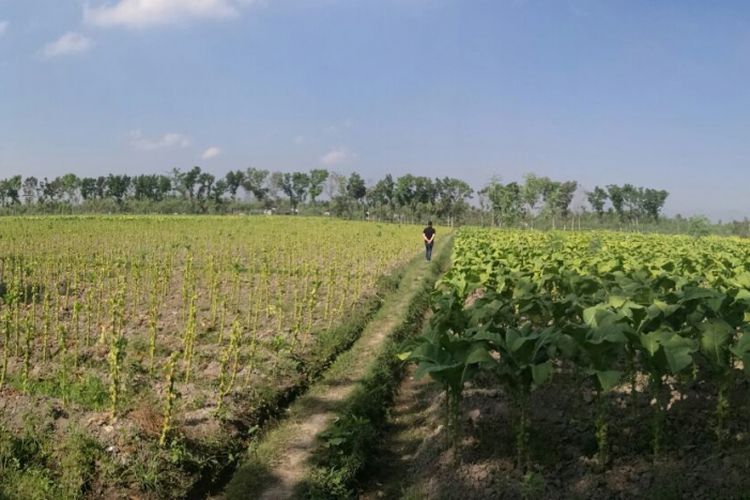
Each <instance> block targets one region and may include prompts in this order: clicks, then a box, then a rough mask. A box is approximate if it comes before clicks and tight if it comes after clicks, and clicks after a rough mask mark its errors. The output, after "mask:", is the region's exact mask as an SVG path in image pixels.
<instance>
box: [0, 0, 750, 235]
mask: <svg viewBox="0 0 750 500" xmlns="http://www.w3.org/2000/svg"><path fill="white" fill-rule="evenodd" d="M748 82H750V2H743V1H731V0H724V1H722V2H706V1H704V0H658V1H656V0H651V1H641V0H619V1H618V0H0V177H7V176H11V175H15V174H22V175H23V176H28V175H35V176H37V177H40V178H41V177H50V178H51V177H54V176H57V175H62V174H64V173H67V172H74V173H76V174H78V175H81V176H97V175H106V174H108V173H127V174H131V175H135V174H141V173H166V172H169V171H170V170H171V169H172V168H175V167H176V168H180V169H181V170H187V169H189V168H191V167H192V166H194V165H198V166H200V167H201V168H202V169H204V170H207V171H210V172H212V173H214V174H215V175H218V176H223V175H224V174H225V173H226V172H227V171H228V170H230V169H246V168H248V167H257V168H263V169H268V170H280V171H307V170H310V169H312V168H319V167H323V168H327V169H329V170H332V171H337V172H341V173H344V174H348V173H351V172H353V171H356V172H359V173H360V174H361V175H362V176H363V177H364V178H365V180H367V181H369V182H371V183H374V182H375V181H377V180H378V179H380V178H382V177H383V176H384V175H385V174H387V173H391V174H393V175H394V176H399V175H403V174H405V173H412V174H415V175H426V176H430V177H444V176H451V177H459V178H462V179H464V180H466V181H468V182H469V183H470V184H472V185H473V186H474V187H477V188H478V187H481V186H483V185H485V184H486V183H487V182H488V181H489V180H490V179H491V178H493V177H497V178H499V179H500V180H501V181H502V182H510V181H520V180H522V179H523V175H524V174H526V173H529V172H532V173H535V174H537V175H544V176H549V177H550V178H552V179H555V180H568V179H571V180H577V181H578V182H579V183H580V185H581V186H582V188H583V189H592V188H593V187H594V186H596V185H606V184H624V183H631V184H634V185H637V186H644V187H653V188H659V189H666V190H667V191H669V192H670V196H669V198H668V200H667V203H666V206H665V212H666V213H668V214H676V213H681V214H683V215H694V214H705V215H708V216H709V217H711V218H712V219H714V220H718V219H724V220H728V219H731V218H741V217H744V216H750V196H747V194H748V190H749V188H750V182H749V181H750V168H748V167H750V84H749V83H748Z"/></svg>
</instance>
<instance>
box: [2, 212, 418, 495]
mask: <svg viewBox="0 0 750 500" xmlns="http://www.w3.org/2000/svg"><path fill="white" fill-rule="evenodd" d="M415 234H416V236H415ZM418 249H419V232H418V230H415V228H414V227H408V226H394V225H379V224H375V223H364V222H361V223H357V222H343V221H338V220H324V219H305V218H299V219H298V218H275V217H274V218H265V217H231V218H218V217H217V218H192V217H134V218H125V217H114V218H102V217H93V218H39V219H34V218H19V219H12V218H11V219H6V220H4V222H3V225H2V226H0V394H3V392H2V391H5V392H4V393H5V394H6V395H8V394H10V393H9V392H8V391H12V394H20V395H22V396H30V397H52V398H55V399H58V400H59V401H61V403H62V404H64V405H65V406H66V407H67V408H68V411H70V412H73V411H75V412H78V413H81V414H87V415H88V416H86V417H85V418H83V417H81V419H80V420H82V421H89V422H90V421H91V420H92V419H93V420H94V421H95V422H101V425H102V426H106V425H108V424H110V423H113V422H119V423H118V425H119V426H120V427H118V428H123V429H124V428H128V423H127V422H129V421H131V422H130V423H132V418H133V417H134V415H137V414H139V413H140V414H143V413H144V412H145V413H147V416H148V418H146V419H145V420H146V421H147V423H150V427H151V428H150V429H146V430H145V431H144V429H136V431H134V432H137V433H139V434H141V435H142V434H144V432H145V433H146V437H147V438H148V439H150V440H151V441H152V442H158V444H159V445H161V446H166V445H169V444H170V443H171V442H172V440H173V439H174V438H179V423H180V422H181V421H183V420H184V418H187V417H189V416H191V415H192V416H193V417H195V416H196V415H198V416H199V417H200V419H197V417H195V418H193V420H196V421H202V420H209V421H217V422H220V421H222V420H223V419H226V418H233V417H234V418H236V417H237V416H238V415H237V414H238V412H247V411H251V410H252V408H249V406H251V405H252V404H253V402H260V401H263V398H264V394H268V393H269V392H273V391H276V390H279V388H283V387H285V386H289V385H290V384H294V383H296V382H295V380H296V379H297V378H298V377H300V376H301V374H304V373H305V366H304V363H305V359H306V357H307V351H308V350H309V349H310V348H311V346H313V345H314V343H315V340H316V336H317V335H318V334H319V333H320V332H321V331H323V330H328V329H330V328H335V327H336V326H337V325H339V324H340V323H342V322H344V321H346V318H347V317H348V316H349V314H350V312H351V310H352V308H355V307H356V306H357V305H358V304H359V303H360V302H361V301H362V300H363V298H364V297H367V296H371V295H372V294H373V293H374V291H375V290H376V282H377V281H378V279H380V277H382V276H383V275H384V274H386V273H388V272H389V271H390V270H392V269H393V268H394V266H397V265H399V264H400V263H403V262H404V261H405V260H406V259H409V258H411V257H413V256H414V254H415V253H416V251H417V250H418ZM239 394H242V397H239ZM30 401H31V400H30ZM30 405H33V403H30ZM30 411H33V408H32V409H31V410H30ZM0 417H2V415H0ZM141 420H144V419H143V418H141ZM6 423H7V422H6ZM6 423H4V422H3V421H2V419H0V429H2V427H3V425H5V424H6ZM118 439H125V438H124V437H122V436H120V437H118ZM6 472H7V471H6ZM0 475H2V474H0ZM0 483H1V481H0ZM1 487H2V484H0V493H2V488H1ZM0 496H1V495H0Z"/></svg>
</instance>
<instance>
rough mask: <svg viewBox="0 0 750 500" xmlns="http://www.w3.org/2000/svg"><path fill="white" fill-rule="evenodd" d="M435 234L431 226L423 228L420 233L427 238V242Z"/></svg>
mask: <svg viewBox="0 0 750 500" xmlns="http://www.w3.org/2000/svg"><path fill="white" fill-rule="evenodd" d="M435 232H436V231H435V228H434V227H432V226H427V227H426V228H424V231H422V233H423V234H424V235H425V236H426V237H427V239H428V240H429V239H430V238H432V236H433V235H434V234H435Z"/></svg>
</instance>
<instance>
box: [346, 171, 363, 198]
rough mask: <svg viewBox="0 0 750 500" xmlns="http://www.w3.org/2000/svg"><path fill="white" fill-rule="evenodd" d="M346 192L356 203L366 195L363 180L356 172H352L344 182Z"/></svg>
mask: <svg viewBox="0 0 750 500" xmlns="http://www.w3.org/2000/svg"><path fill="white" fill-rule="evenodd" d="M346 194H347V195H348V196H349V198H351V199H352V200H354V201H355V202H356V203H357V204H362V203H363V202H364V198H365V196H366V195H367V187H366V186H365V181H364V180H363V179H362V177H361V176H360V175H359V174H358V173H357V172H352V174H351V175H350V176H349V180H348V181H347V183H346Z"/></svg>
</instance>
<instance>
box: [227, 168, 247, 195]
mask: <svg viewBox="0 0 750 500" xmlns="http://www.w3.org/2000/svg"><path fill="white" fill-rule="evenodd" d="M224 182H225V183H226V188H227V189H226V191H227V192H228V193H229V196H230V197H231V198H232V201H234V200H235V199H237V191H238V190H239V189H240V187H241V186H242V184H243V183H244V182H245V172H243V171H242V170H230V171H229V172H227V174H226V175H225V176H224Z"/></svg>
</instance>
